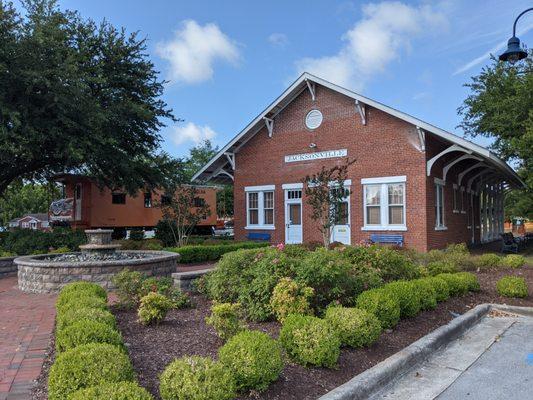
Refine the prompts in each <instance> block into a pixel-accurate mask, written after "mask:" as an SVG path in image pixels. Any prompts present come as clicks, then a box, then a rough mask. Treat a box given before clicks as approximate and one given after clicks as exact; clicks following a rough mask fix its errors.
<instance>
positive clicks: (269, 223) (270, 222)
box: [246, 190, 274, 229]
mask: <svg viewBox="0 0 533 400" xmlns="http://www.w3.org/2000/svg"><path fill="white" fill-rule="evenodd" d="M246 213H247V225H248V226H249V227H254V228H258V229H260V228H262V227H267V228H268V227H273V226H274V191H273V190H257V191H255V190H254V191H250V190H248V191H246Z"/></svg>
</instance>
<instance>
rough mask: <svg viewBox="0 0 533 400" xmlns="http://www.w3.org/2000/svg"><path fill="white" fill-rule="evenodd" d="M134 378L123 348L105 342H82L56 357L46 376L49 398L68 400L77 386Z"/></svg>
mask: <svg viewBox="0 0 533 400" xmlns="http://www.w3.org/2000/svg"><path fill="white" fill-rule="evenodd" d="M133 379H134V373H133V368H132V366H131V363H130V360H129V358H128V356H127V355H126V354H125V353H124V352H123V351H122V349H120V348H119V347H117V346H114V345H111V344H107V343H90V344H84V345H81V346H78V347H76V348H74V349H71V350H68V351H66V352H64V353H62V354H60V355H59V356H58V357H57V358H56V360H55V362H54V364H53V365H52V367H51V368H50V374H49V375H48V399H49V400H67V399H68V397H69V395H70V394H72V393H74V392H76V391H78V390H80V389H84V388H88V387H91V386H96V385H99V384H101V383H104V382H122V381H133Z"/></svg>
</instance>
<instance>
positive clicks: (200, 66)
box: [156, 20, 240, 83]
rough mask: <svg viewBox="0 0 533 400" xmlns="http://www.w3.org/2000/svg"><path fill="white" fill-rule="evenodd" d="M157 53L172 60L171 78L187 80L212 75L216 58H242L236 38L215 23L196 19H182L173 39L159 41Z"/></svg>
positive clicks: (192, 80)
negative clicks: (204, 23) (234, 39)
mask: <svg viewBox="0 0 533 400" xmlns="http://www.w3.org/2000/svg"><path fill="white" fill-rule="evenodd" d="M156 53H157V55H159V56H160V57H161V58H163V59H165V60H167V61H168V62H169V63H170V67H169V79H170V80H171V81H173V82H184V83H199V82H203V81H206V80H208V79H211V78H212V76H213V64H214V63H215V62H216V61H218V60H221V61H226V62H229V63H233V64H235V63H236V62H237V61H238V60H239V58H240V55H239V50H238V48H237V45H236V44H235V42H234V41H233V40H231V39H230V38H229V37H228V36H227V35H226V34H224V33H223V32H222V31H221V30H220V28H219V27H218V26H217V25H216V24H212V23H211V24H206V25H204V26H201V25H199V24H198V23H197V22H196V21H193V20H187V21H183V23H182V27H181V29H179V30H177V31H176V32H175V33H174V38H173V39H172V40H170V41H167V42H160V43H158V44H157V47H156Z"/></svg>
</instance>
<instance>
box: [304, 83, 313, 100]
mask: <svg viewBox="0 0 533 400" xmlns="http://www.w3.org/2000/svg"><path fill="white" fill-rule="evenodd" d="M305 83H306V84H307V88H308V89H309V93H311V99H312V100H313V101H315V100H316V91H315V89H316V86H315V82H310V81H309V79H306V80H305Z"/></svg>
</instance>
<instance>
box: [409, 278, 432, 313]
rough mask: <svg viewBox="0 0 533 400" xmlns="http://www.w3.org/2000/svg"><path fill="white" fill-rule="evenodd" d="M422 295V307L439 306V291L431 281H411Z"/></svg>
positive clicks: (423, 308) (426, 308)
mask: <svg viewBox="0 0 533 400" xmlns="http://www.w3.org/2000/svg"><path fill="white" fill-rule="evenodd" d="M411 282H412V283H413V285H414V287H415V289H416V290H418V294H419V296H420V309H422V310H433V309H434V308H435V307H437V292H436V291H435V289H434V288H433V285H432V284H431V282H428V281H427V280H425V279H416V280H414V281H411Z"/></svg>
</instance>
